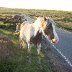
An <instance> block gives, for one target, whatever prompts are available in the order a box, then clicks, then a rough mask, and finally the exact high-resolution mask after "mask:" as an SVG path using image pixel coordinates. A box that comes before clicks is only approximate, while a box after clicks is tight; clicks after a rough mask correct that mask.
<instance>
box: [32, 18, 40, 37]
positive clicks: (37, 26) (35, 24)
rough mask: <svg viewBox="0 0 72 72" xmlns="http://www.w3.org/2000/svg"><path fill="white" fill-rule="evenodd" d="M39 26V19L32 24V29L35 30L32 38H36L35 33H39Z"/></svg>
mask: <svg viewBox="0 0 72 72" xmlns="http://www.w3.org/2000/svg"><path fill="white" fill-rule="evenodd" d="M40 24H41V22H40V20H39V19H37V20H36V21H35V22H34V23H33V27H34V29H35V31H34V32H35V33H34V36H36V34H37V32H38V31H39V32H40Z"/></svg>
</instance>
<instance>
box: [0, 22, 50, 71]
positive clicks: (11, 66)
mask: <svg viewBox="0 0 72 72" xmlns="http://www.w3.org/2000/svg"><path fill="white" fill-rule="evenodd" d="M1 23H2V22H1ZM1 23H0V24H1ZM1 25H3V26H4V25H5V24H3V23H2V24H1ZM6 25H7V24H6ZM5 27H6V26H5ZM13 29H14V28H13ZM13 29H12V28H11V27H10V28H7V27H6V28H0V36H5V37H7V38H9V39H10V40H11V41H12V42H13V46H11V48H10V47H9V48H7V49H8V52H9V51H10V52H9V53H8V55H6V54H5V53H4V54H3V56H6V57H3V56H2V55H1V57H0V72H51V70H50V69H49V66H48V63H47V60H46V58H45V56H44V54H43V53H42V52H41V54H40V55H37V52H36V48H35V47H33V48H32V53H31V54H29V53H28V52H27V50H25V49H20V48H19V47H18V35H15V34H14V33H13V32H14V30H13ZM3 45H4V44H3Z"/></svg>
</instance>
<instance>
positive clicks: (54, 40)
mask: <svg viewBox="0 0 72 72" xmlns="http://www.w3.org/2000/svg"><path fill="white" fill-rule="evenodd" d="M58 42H59V38H57V39H56V38H54V39H52V40H51V43H53V44H57V43H58Z"/></svg>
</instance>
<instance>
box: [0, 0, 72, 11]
mask: <svg viewBox="0 0 72 72" xmlns="http://www.w3.org/2000/svg"><path fill="white" fill-rule="evenodd" d="M0 7H7V8H25V9H47V10H63V11H72V0H0Z"/></svg>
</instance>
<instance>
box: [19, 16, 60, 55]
mask: <svg viewBox="0 0 72 72" xmlns="http://www.w3.org/2000/svg"><path fill="white" fill-rule="evenodd" d="M42 36H45V38H46V39H47V40H48V41H50V42H51V43H57V42H58V40H59V38H58V35H57V33H56V31H55V25H54V22H53V20H52V19H51V18H49V17H38V18H37V20H36V21H35V22H34V23H32V24H29V23H25V24H24V25H23V27H22V28H21V30H20V35H19V42H20V43H21V42H22V41H24V42H25V43H26V44H27V47H28V52H30V50H31V44H34V45H36V46H37V52H38V54H39V53H40V50H41V40H42ZM20 47H21V44H20Z"/></svg>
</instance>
